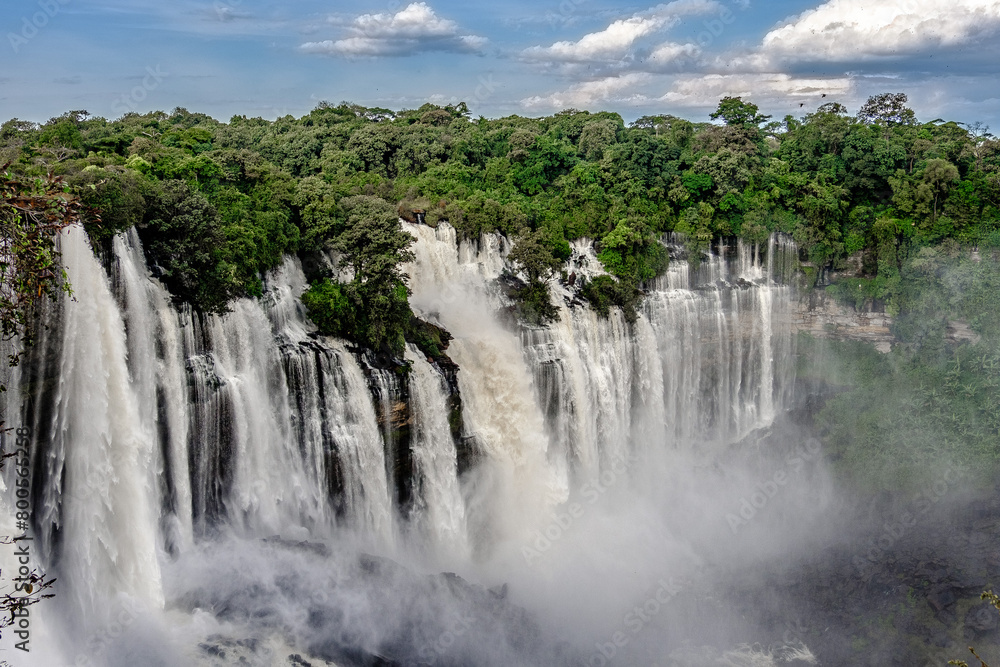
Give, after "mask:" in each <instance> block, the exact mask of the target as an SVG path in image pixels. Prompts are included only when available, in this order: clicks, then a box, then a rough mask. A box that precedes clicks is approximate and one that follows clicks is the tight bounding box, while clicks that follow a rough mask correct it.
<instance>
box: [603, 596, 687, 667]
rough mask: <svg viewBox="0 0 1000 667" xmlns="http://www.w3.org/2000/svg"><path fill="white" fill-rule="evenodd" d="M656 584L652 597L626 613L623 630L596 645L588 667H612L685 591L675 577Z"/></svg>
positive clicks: (622, 623)
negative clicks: (616, 658)
mask: <svg viewBox="0 0 1000 667" xmlns="http://www.w3.org/2000/svg"><path fill="white" fill-rule="evenodd" d="M656 583H657V586H658V587H657V589H656V590H655V591H654V592H653V593H652V595H650V596H649V597H648V598H646V599H645V600H643V601H642V602H641V603H639V604H637V605H635V606H634V607H632V609H630V610H629V611H628V612H626V613H625V615H624V616H623V617H622V622H621V628H620V629H619V630H616V631H615V632H613V633H612V634H611V636H610V637H608V640H607V641H603V642H597V643H596V644H595V645H594V646H595V648H596V649H597V650H595V651H594V652H593V653H592V654H591V656H590V659H589V660H587V666H588V667H606V665H610V664H611V663H612V661H613V660H614V659H615V657H616V656H617V655H618V654H619V653H620V652H621V650H622V649H624V648H625V647H626V646H628V645H629V643H630V642H631V641H632V640H633V639H634V638H635V636H636V635H638V634H639V633H640V632H642V630H643V628H645V627H646V626H647V625H649V624H650V623H652V622H653V619H654V618H655V617H656V616H657V615H658V614H659V613H660V612H661V611H663V608H664V607H666V606H667V604H669V603H670V601H671V600H673V599H674V598H675V597H677V595H678V594H679V593H680V592H681V591H682V590H683V586H682V585H681V584H679V583H678V582H676V581H675V580H674V578H673V577H669V578H667V579H660V580H659V581H658V582H656Z"/></svg>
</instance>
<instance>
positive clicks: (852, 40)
mask: <svg viewBox="0 0 1000 667" xmlns="http://www.w3.org/2000/svg"><path fill="white" fill-rule="evenodd" d="M998 30H1000V0H897V1H891V0H890V1H879V2H871V1H869V0H830V1H829V2H826V3H824V4H822V5H820V6H819V7H817V8H816V9H812V10H809V11H807V12H803V13H802V14H799V15H798V16H795V17H793V18H792V19H790V20H789V21H788V22H787V23H786V24H785V25H783V26H781V27H779V28H776V29H774V30H772V31H770V32H769V33H767V35H765V36H764V39H763V42H762V44H761V49H760V51H761V55H764V56H765V57H766V58H769V59H778V60H784V59H794V60H795V61H821V62H858V61H865V60H872V59H877V58H881V57H886V56H900V55H910V54H917V53H921V52H927V51H930V50H933V49H935V48H942V47H951V46H956V45H965V44H969V43H970V42H975V41H979V40H981V39H983V38H986V37H991V36H994V35H996V33H997V32H998Z"/></svg>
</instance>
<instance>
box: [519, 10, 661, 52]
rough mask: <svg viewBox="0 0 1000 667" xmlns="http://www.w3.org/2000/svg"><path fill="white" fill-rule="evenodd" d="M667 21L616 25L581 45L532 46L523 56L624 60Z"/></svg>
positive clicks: (625, 21) (636, 20)
mask: <svg viewBox="0 0 1000 667" xmlns="http://www.w3.org/2000/svg"><path fill="white" fill-rule="evenodd" d="M666 25H667V19H666V17H652V18H642V17H639V16H633V17H632V18H627V19H621V20H618V21H615V22H614V23H612V24H611V25H609V26H608V27H607V28H605V29H604V30H602V31H600V32H592V33H590V34H589V35H584V36H583V37H582V38H581V39H580V41H578V42H556V43H555V44H553V45H552V46H547V47H542V46H532V47H531V48H529V49H525V50H524V52H523V56H524V57H525V58H529V59H532V60H547V61H561V62H577V63H578V62H588V61H594V60H598V61H607V60H620V59H621V58H623V57H624V56H625V55H626V54H627V53H628V50H629V49H630V48H631V47H632V45H633V44H634V43H635V41H636V40H637V39H639V38H640V37H645V36H646V35H648V34H650V33H652V32H655V31H657V30H660V29H662V28H663V27H665V26H666Z"/></svg>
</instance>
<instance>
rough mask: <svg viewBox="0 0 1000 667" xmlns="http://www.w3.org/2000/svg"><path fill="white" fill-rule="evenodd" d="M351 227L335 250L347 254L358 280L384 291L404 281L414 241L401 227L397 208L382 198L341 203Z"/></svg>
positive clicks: (358, 198) (349, 199)
mask: <svg viewBox="0 0 1000 667" xmlns="http://www.w3.org/2000/svg"><path fill="white" fill-rule="evenodd" d="M340 207H341V208H342V209H343V210H344V211H345V212H346V214H347V224H346V226H345V229H344V231H342V232H341V233H340V234H339V235H337V237H336V238H335V239H334V241H333V243H332V247H333V249H334V250H336V251H337V252H340V253H343V255H344V261H345V262H346V263H347V264H349V265H350V267H351V269H352V270H353V271H354V281H355V282H358V283H360V284H365V285H371V287H373V288H375V289H382V288H384V287H385V286H387V285H388V284H390V283H393V282H395V281H401V280H403V279H404V276H403V273H402V271H401V270H400V265H401V264H403V263H405V262H412V261H413V259H414V255H413V252H412V251H410V250H408V248H409V247H410V244H412V243H413V242H414V240H415V239H414V238H413V237H412V236H411V235H410V234H408V233H406V232H404V231H403V230H402V229H401V228H400V226H399V217H398V215H397V213H396V207H395V206H393V205H392V204H390V203H389V202H387V201H385V200H384V199H381V198H379V197H374V196H371V195H358V196H355V197H345V198H344V199H342V200H340Z"/></svg>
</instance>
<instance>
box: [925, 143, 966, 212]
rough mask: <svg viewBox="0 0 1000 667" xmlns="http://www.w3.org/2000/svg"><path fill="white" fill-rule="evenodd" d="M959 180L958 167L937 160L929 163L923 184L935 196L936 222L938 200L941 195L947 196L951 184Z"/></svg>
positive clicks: (945, 161)
mask: <svg viewBox="0 0 1000 667" xmlns="http://www.w3.org/2000/svg"><path fill="white" fill-rule="evenodd" d="M957 180H958V167H956V166H955V165H953V164H952V163H950V162H948V161H947V160H941V159H939V158H935V159H933V160H928V161H927V166H926V167H925V168H924V175H923V182H924V184H926V185H927V187H928V188H930V191H931V192H932V193H933V194H934V218H933V219H934V220H935V221H936V220H937V217H938V216H937V213H938V199H939V198H940V197H941V195H945V196H947V194H948V190H949V189H950V188H951V184H952V183H954V182H955V181H957Z"/></svg>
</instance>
